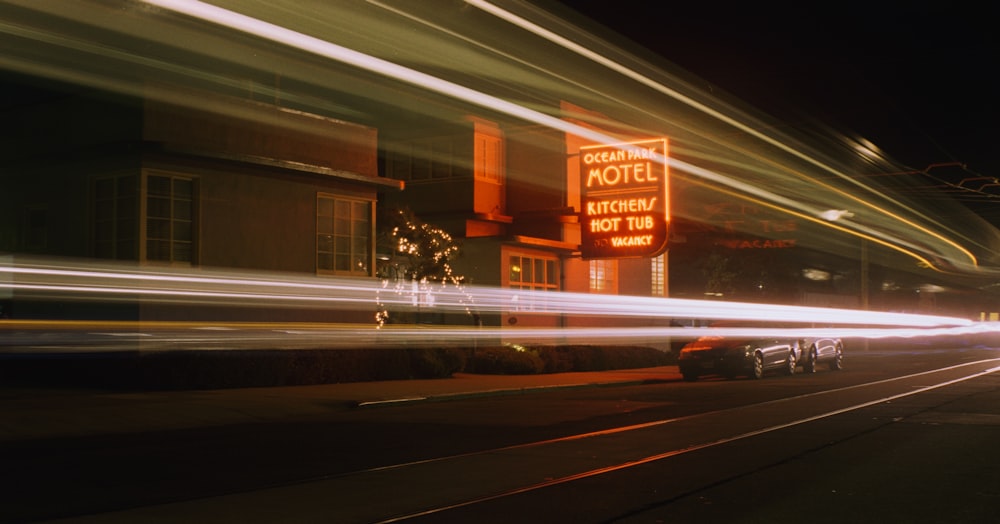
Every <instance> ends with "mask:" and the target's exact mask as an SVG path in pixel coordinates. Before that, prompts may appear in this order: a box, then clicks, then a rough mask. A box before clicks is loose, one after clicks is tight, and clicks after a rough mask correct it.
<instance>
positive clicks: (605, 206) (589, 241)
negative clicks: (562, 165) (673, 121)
mask: <svg viewBox="0 0 1000 524" xmlns="http://www.w3.org/2000/svg"><path fill="white" fill-rule="evenodd" d="M580 198H581V206H582V210H581V213H580V215H581V239H580V252H581V255H582V256H583V258H584V259H590V258H625V257H654V256H657V255H659V254H660V253H663V252H664V251H665V250H666V249H667V229H668V227H667V226H668V223H669V221H670V193H669V184H668V171H667V139H666V138H660V139H656V140H646V141H641V142H629V143H625V144H612V145H597V146H584V147H581V148H580Z"/></svg>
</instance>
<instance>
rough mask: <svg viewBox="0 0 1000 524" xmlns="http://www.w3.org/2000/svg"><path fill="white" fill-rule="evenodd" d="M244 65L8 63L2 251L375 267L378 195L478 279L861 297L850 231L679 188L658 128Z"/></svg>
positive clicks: (767, 296)
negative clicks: (250, 84)
mask: <svg viewBox="0 0 1000 524" xmlns="http://www.w3.org/2000/svg"><path fill="white" fill-rule="evenodd" d="M255 81H256V84H254V85H258V84H267V83H268V82H271V84H270V87H271V89H270V90H269V91H267V92H268V96H261V94H260V91H259V90H256V89H251V90H240V89H235V88H234V89H233V90H232V91H231V92H219V91H218V90H213V91H207V90H196V89H194V88H191V87H187V86H180V85H146V86H144V90H143V91H141V92H139V93H130V94H128V95H122V94H116V93H109V92H104V91H100V90H94V89H84V88H80V87H75V86H64V85H59V84H55V83H52V82H48V81H41V80H39V79H37V78H31V77H25V76H17V75H13V74H5V75H4V76H3V79H2V81H0V86H2V88H3V90H4V94H5V96H6V97H7V100H9V101H17V103H9V104H8V105H7V107H6V108H5V109H4V120H5V124H6V125H5V126H4V127H3V133H4V137H3V141H2V144H3V145H2V148H3V151H2V157H0V158H2V170H3V184H4V186H3V191H2V192H0V254H3V255H8V256H14V257H17V256H20V255H25V256H29V255H30V256H54V257H70V258H83V259H94V260H113V261H127V262H130V263H136V264H138V265H140V266H143V267H154V268H155V267H211V268H226V269H239V270H255V271H258V270H259V271H274V272H284V273H292V274H304V275H316V276H319V277H324V276H330V277H348V278H357V279H375V278H377V277H376V274H377V269H378V264H379V260H380V259H381V258H382V255H383V254H382V253H377V252H376V251H377V249H376V237H377V235H378V232H379V224H377V223H376V216H377V209H378V207H379V206H390V207H405V208H408V209H410V210H411V211H412V212H413V213H414V214H415V215H416V216H417V217H418V218H419V219H420V220H421V221H423V222H425V223H427V224H430V225H432V226H434V227H437V228H441V229H444V230H445V231H447V232H448V233H450V234H451V235H452V236H453V237H455V238H456V239H458V241H459V242H460V243H461V246H462V248H461V253H460V256H459V257H458V259H457V260H456V261H455V264H454V267H455V272H456V274H458V275H462V276H464V277H465V279H466V280H465V281H466V282H467V283H468V284H472V285H475V286H499V287H502V288H509V289H515V290H532V291H553V292H554V291H565V292H575V293H587V294H594V295H601V294H609V295H632V296H644V297H683V298H698V299H703V298H709V299H722V300H741V301H761V302H781V303H799V304H804V305H821V306H833V307H858V306H859V305H860V304H861V303H862V298H864V297H859V293H858V290H859V289H862V288H863V286H861V285H860V284H859V279H860V278H862V277H865V278H871V279H872V280H873V281H875V279H877V278H879V277H880V276H881V273H882V272H885V270H882V269H879V266H878V265H877V264H876V263H873V264H871V267H870V268H859V267H858V263H857V260H859V258H858V256H857V255H858V253H856V252H850V250H852V249H860V248H858V246H857V244H856V243H855V244H851V245H850V247H849V248H845V250H843V252H842V253H841V255H843V256H840V255H830V254H829V253H820V252H814V251H811V250H810V249H808V248H806V247H803V245H802V243H801V242H800V240H801V238H804V237H806V236H808V235H811V234H815V232H810V231H808V230H807V228H808V226H807V225H804V224H799V223H797V222H796V221H794V220H791V219H789V217H788V216H787V215H783V214H782V213H779V212H775V211H774V210H768V209H760V208H757V207H754V206H751V205H749V204H748V203H746V202H743V201H739V200H737V199H735V198H731V197H725V196H720V195H718V194H713V193H712V192H711V191H710V190H706V189H705V188H703V187H699V186H696V185H692V184H687V183H686V182H685V180H684V179H683V178H682V177H679V176H676V174H673V173H670V170H669V169H668V168H667V164H666V161H665V159H666V158H669V157H670V155H671V149H670V148H671V139H670V137H669V136H652V137H651V136H630V135H629V134H628V133H626V132H616V131H614V130H611V131H609V130H608V128H607V123H606V119H604V118H602V117H601V116H600V115H597V114H594V113H592V112H589V111H588V110H586V109H585V108H581V107H577V106H574V105H572V104H568V103H565V102H561V101H558V100H544V99H541V100H540V101H539V103H546V104H549V106H550V107H551V108H552V109H553V112H555V113H556V114H559V115H561V118H563V119H564V120H565V121H567V122H572V123H574V124H576V125H579V126H583V127H589V128H593V129H600V130H601V132H602V133H610V134H612V135H613V136H616V137H620V141H615V142H614V143H600V144H598V143H593V142H589V141H585V140H583V139H581V138H579V137H577V136H575V135H570V134H568V133H566V132H563V131H559V130H555V129H552V128H549V127H543V126H541V125H537V124H533V123H526V122H524V121H518V120H515V119H512V118H510V117H506V116H504V115H500V114H493V113H489V112H487V111H483V110H478V111H473V110H471V108H469V107H461V106H454V105H448V106H442V107H443V108H444V109H440V110H439V111H437V112H435V113H434V114H433V116H429V115H428V114H424V113H421V112H420V111H419V110H418V109H414V108H412V107H409V106H407V107H401V106H393V107H386V106H385V105H384V103H374V102H372V101H371V100H368V99H364V98H363V97H360V96H358V95H357V93H351V92H345V93H343V94H342V98H341V99H339V100H337V102H338V103H337V104H330V106H331V107H333V108H344V107H347V108H349V109H350V111H346V112H338V111H336V110H330V111H329V112H325V113H323V114H318V113H317V112H316V110H315V109H313V108H310V107H305V106H296V105H295V104H294V103H293V102H292V101H286V100H283V99H282V98H281V96H280V92H281V91H280V90H281V87H282V86H281V82H280V79H275V78H269V79H268V78H257V79H255ZM275 92H277V93H278V94H277V95H276V94H274V93H275ZM417 105H418V106H419V104H417ZM348 117H350V118H348ZM597 122H600V123H601V126H600V127H598V125H597V124H596V123H597ZM706 192H707V193H706ZM821 234H827V235H828V233H821ZM894 278H895V279H896V280H897V281H899V283H900V284H902V282H901V279H900V278H899V276H898V275H897V276H895V277H894ZM904 287H905V286H904ZM869 289H870V290H871V291H870V293H871V297H869V299H870V302H869V304H870V305H871V306H872V307H873V308H874V307H885V308H886V309H896V310H901V309H910V310H915V309H917V308H918V307H923V308H925V309H928V310H930V309H933V307H934V306H935V304H927V303H920V302H919V300H921V299H915V298H914V297H913V296H910V295H906V296H903V297H902V298H898V300H899V301H900V304H888V303H886V304H882V303H880V302H879V300H882V299H883V298H885V299H886V300H888V299H890V298H891V297H890V295H892V293H893V292H894V291H895V290H892V289H889V288H882V287H879V286H878V285H872V286H870V287H869ZM900 289H901V288H900ZM880 297H881V298H880ZM891 299H892V300H897V298H891ZM5 300H6V301H7V302H8V305H7V307H6V309H7V310H8V311H9V314H11V316H19V317H24V318H30V317H43V318H115V319H118V318H125V319H136V320H160V319H167V320H169V319H205V318H211V319H220V320H244V319H247V320H274V321H329V322H372V323H374V310H375V307H374V304H373V307H372V309H371V310H366V311H356V312H345V311H342V310H337V311H324V310H303V309H288V310H268V311H261V310H258V309H252V308H248V309H246V310H243V309H241V308H239V307H238V306H229V307H225V308H213V309H211V310H196V309H193V308H190V307H178V306H171V305H168V304H157V303H144V302H143V301H141V300H136V301H134V302H132V303H127V304H80V303H52V302H32V301H30V300H20V299H19V297H18V296H17V295H16V294H13V295H12V296H9V297H5ZM390 314H391V312H390ZM439 321H441V322H448V323H456V324H466V325H471V324H472V323H473V322H474V320H473V319H472V318H471V317H470V318H458V317H456V316H452V317H449V318H441V319H439ZM478 321H481V322H482V323H483V324H484V325H489V326H502V327H504V328H505V329H506V328H510V329H517V328H519V327H537V326H550V327H563V326H566V327H573V326H599V325H601V324H602V323H607V322H612V321H611V320H608V319H602V318H595V317H586V318H574V317H565V316H562V315H552V314H539V313H537V312H536V311H535V308H534V307H533V305H532V304H531V303H530V301H527V300H526V301H512V303H511V306H510V308H509V309H508V310H507V311H504V312H503V313H502V314H498V315H497V314H494V315H482V316H481V317H480V318H479V319H478ZM615 322H617V323H618V324H616V325H621V323H623V322H624V323H627V322H635V323H636V325H649V322H650V321H649V320H648V319H644V320H633V321H628V320H617V321H615ZM658 322H660V323H661V324H662V325H667V324H669V323H670V320H669V319H663V320H661V321H658Z"/></svg>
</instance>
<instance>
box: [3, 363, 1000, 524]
mask: <svg viewBox="0 0 1000 524" xmlns="http://www.w3.org/2000/svg"><path fill="white" fill-rule="evenodd" d="M998 357H1000V355H998V354H997V351H996V350H992V349H983V348H978V349H969V348H964V349H963V348H944V349H930V348H927V347H914V348H912V350H911V351H906V350H898V351H885V352H863V351H860V350H853V351H852V349H851V348H848V350H847V352H846V359H845V363H846V369H845V370H844V371H840V372H831V371H826V370H821V371H820V372H818V373H815V374H809V375H806V374H798V375H795V376H791V377H786V376H770V377H767V378H765V379H764V380H761V381H753V380H733V381H726V380H702V381H699V382H696V383H684V382H681V381H680V380H679V377H678V380H672V381H663V382H653V383H632V384H627V385H618V386H613V387H573V388H562V389H559V388H552V389H538V390H535V389H533V390H525V391H522V392H520V393H519V394H502V395H500V394H497V395H477V396H470V397H458V398H455V399H453V400H450V401H448V402H407V403H403V404H391V405H384V406H381V407H377V408H374V409H357V408H347V407H345V406H344V405H342V404H338V405H337V406H336V408H335V409H330V410H326V411H309V410H302V409H301V407H300V406H297V405H295V404H294V402H296V401H295V400H294V399H295V398H296V397H280V398H279V396H278V395H276V394H274V395H271V396H270V397H269V396H268V391H267V390H266V389H262V390H259V391H256V394H257V395H256V396H255V397H254V398H255V399H256V400H255V401H254V402H258V403H259V402H262V398H268V399H270V401H271V402H280V401H282V400H281V398H283V399H285V400H283V401H285V402H289V403H290V404H289V406H288V410H289V412H293V413H296V416H294V417H290V418H284V419H267V420H259V421H256V422H254V421H242V422H240V423H232V424H222V425H214V424H212V423H211V421H206V423H205V424H204V425H201V426H194V427H185V428H180V429H169V430H150V431H144V432H121V433H113V434H91V435H83V436H79V435H78V436H57V437H51V438H40V439H22V440H8V441H6V442H4V443H3V446H2V448H0V449H2V451H0V463H2V464H4V465H5V475H4V477H3V481H2V482H3V486H2V491H0V493H2V496H3V501H2V502H3V503H2V504H0V521H2V522H41V521H60V522H95V523H98V522H99V523H107V522H336V523H342V522H397V521H398V522H402V521H408V522H409V521H412V522H512V521H517V522H696V521H697V522H802V521H804V520H809V521H813V522H843V521H845V520H848V521H851V522H876V521H877V522H887V521H889V522H904V521H905V522H935V523H936V522H984V521H989V520H992V514H993V508H995V507H996V505H997V503H998V502H1000V474H997V473H996V472H995V471H994V468H995V465H996V464H1000V448H998V447H997V446H996V445H995V442H997V441H998V440H997V439H998V437H1000V402H998V401H1000V374H998V373H996V371H995V369H994V368H995V367H996V366H1000V360H995V359H997V358H998ZM158 398H160V399H161V402H166V404H165V405H160V406H158V412H161V413H162V412H163V410H164V409H170V403H169V399H166V400H164V399H163V397H158ZM179 398H180V397H179ZM185 398H190V397H185ZM248 398H249V397H248ZM248 402H249V400H248ZM184 405H186V404H182V403H178V404H177V406H178V409H181V406H184ZM77 406H79V405H77ZM251 408H252V406H250V405H248V406H247V409H248V411H250V410H251ZM85 423H86V422H85V421H81V424H85Z"/></svg>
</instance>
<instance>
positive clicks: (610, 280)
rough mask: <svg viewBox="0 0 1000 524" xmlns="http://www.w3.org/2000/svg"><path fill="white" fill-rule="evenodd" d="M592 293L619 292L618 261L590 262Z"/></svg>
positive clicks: (600, 260)
mask: <svg viewBox="0 0 1000 524" xmlns="http://www.w3.org/2000/svg"><path fill="white" fill-rule="evenodd" d="M590 292H591V293H608V294H615V293H617V292H618V261H617V260H607V259H598V260H591V261H590Z"/></svg>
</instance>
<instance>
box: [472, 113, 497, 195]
mask: <svg viewBox="0 0 1000 524" xmlns="http://www.w3.org/2000/svg"><path fill="white" fill-rule="evenodd" d="M480 127H481V126H479V125H477V126H476V149H475V166H476V167H475V175H476V178H480V179H484V180H488V181H490V182H495V183H497V184H500V183H503V178H504V163H503V158H504V156H503V137H502V136H500V135H499V132H500V131H499V130H494V131H493V133H496V134H487V133H484V132H483V131H482V130H480Z"/></svg>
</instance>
